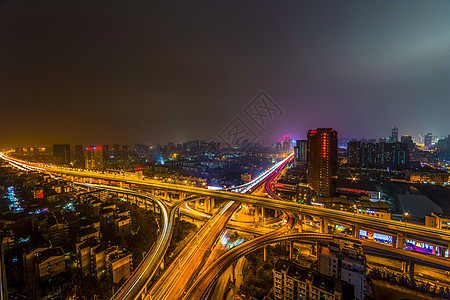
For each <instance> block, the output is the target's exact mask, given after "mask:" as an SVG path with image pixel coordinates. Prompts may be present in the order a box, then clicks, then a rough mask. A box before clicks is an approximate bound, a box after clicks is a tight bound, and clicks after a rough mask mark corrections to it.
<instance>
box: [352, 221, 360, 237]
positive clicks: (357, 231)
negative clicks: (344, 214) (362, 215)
mask: <svg viewBox="0 0 450 300" xmlns="http://www.w3.org/2000/svg"><path fill="white" fill-rule="evenodd" d="M354 228H355V234H354V235H355V238H356V239H359V230H360V229H361V226H360V225H359V224H356V225H355V227H354Z"/></svg>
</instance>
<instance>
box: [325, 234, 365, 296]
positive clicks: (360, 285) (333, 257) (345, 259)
mask: <svg viewBox="0 0 450 300" xmlns="http://www.w3.org/2000/svg"><path fill="white" fill-rule="evenodd" d="M317 256H318V257H317V260H318V262H319V272H320V274H323V275H326V276H330V277H333V278H337V279H340V280H342V281H344V282H347V283H349V284H351V285H353V286H354V292H355V293H354V299H359V300H362V299H364V293H365V286H366V275H367V274H366V273H367V260H366V256H365V254H364V251H363V249H362V246H361V244H360V243H353V242H342V241H341V242H339V243H329V244H319V245H318V251H317Z"/></svg>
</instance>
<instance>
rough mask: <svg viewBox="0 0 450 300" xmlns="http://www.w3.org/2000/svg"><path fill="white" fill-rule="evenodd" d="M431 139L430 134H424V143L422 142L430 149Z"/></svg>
mask: <svg viewBox="0 0 450 300" xmlns="http://www.w3.org/2000/svg"><path fill="white" fill-rule="evenodd" d="M432 138H433V134H431V133H427V134H425V141H424V144H425V147H431V145H432Z"/></svg>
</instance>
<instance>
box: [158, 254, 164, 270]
mask: <svg viewBox="0 0 450 300" xmlns="http://www.w3.org/2000/svg"><path fill="white" fill-rule="evenodd" d="M159 267H160V268H161V270H164V257H163V259H162V260H161V264H160V265H159Z"/></svg>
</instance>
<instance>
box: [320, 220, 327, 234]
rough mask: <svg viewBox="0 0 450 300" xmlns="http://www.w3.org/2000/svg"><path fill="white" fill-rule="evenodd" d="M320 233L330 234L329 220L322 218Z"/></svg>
mask: <svg viewBox="0 0 450 300" xmlns="http://www.w3.org/2000/svg"><path fill="white" fill-rule="evenodd" d="M320 233H325V234H328V219H327V218H322V222H321V224H320Z"/></svg>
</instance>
